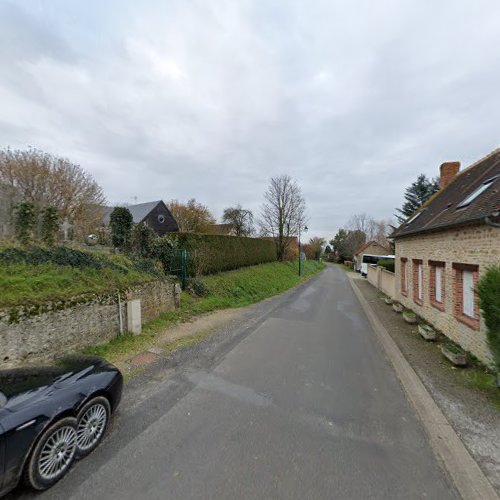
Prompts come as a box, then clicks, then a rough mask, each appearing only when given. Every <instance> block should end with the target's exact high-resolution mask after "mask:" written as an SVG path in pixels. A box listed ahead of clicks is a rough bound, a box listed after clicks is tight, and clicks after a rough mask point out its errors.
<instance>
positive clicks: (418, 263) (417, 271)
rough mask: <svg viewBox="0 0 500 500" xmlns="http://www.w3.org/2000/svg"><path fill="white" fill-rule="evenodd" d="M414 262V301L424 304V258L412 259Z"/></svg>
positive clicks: (420, 304)
mask: <svg viewBox="0 0 500 500" xmlns="http://www.w3.org/2000/svg"><path fill="white" fill-rule="evenodd" d="M412 262H413V273H412V274H413V302H415V304H417V305H419V306H423V305H424V262H423V260H422V259H412Z"/></svg>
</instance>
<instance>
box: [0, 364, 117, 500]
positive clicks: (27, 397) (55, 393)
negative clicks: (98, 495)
mask: <svg viewBox="0 0 500 500" xmlns="http://www.w3.org/2000/svg"><path fill="white" fill-rule="evenodd" d="M122 386H123V378H122V375H121V373H120V372H119V370H118V369H117V368H116V367H114V366H113V365H111V364H109V363H107V362H106V361H104V360H102V359H101V358H97V357H94V356H72V357H67V358H64V359H62V360H60V361H59V362H58V363H57V364H55V365H53V366H44V367H36V368H35V367H31V368H15V369H11V370H0V496H1V495H3V494H5V493H7V492H8V491H10V490H11V489H13V488H14V487H15V486H16V485H17V484H18V483H19V481H20V480H21V479H23V480H24V481H25V482H26V483H27V484H28V485H30V486H31V487H33V488H35V489H36V490H44V489H46V488H49V487H50V486H52V485H53V484H54V483H56V482H57V481H58V480H59V479H61V478H62V477H63V476H64V474H65V473H66V472H67V471H68V469H69V467H70V466H71V463H72V462H73V460H74V459H75V458H77V457H83V456H85V455H87V454H89V453H90V452H91V451H92V450H93V449H94V448H96V447H97V445H98V444H99V442H100V441H101V439H102V437H103V435H104V432H105V431H106V427H107V425H108V422H109V418H110V416H111V413H112V412H113V411H114V410H115V409H116V407H117V406H118V403H119V402H120V398H121V393H122Z"/></svg>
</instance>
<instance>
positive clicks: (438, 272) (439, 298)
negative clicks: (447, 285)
mask: <svg viewBox="0 0 500 500" xmlns="http://www.w3.org/2000/svg"><path fill="white" fill-rule="evenodd" d="M435 269H436V273H435V276H436V287H435V290H436V301H437V302H443V292H442V290H441V274H442V271H443V268H442V267H441V266H436V267H435Z"/></svg>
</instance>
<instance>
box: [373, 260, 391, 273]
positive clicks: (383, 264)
mask: <svg viewBox="0 0 500 500" xmlns="http://www.w3.org/2000/svg"><path fill="white" fill-rule="evenodd" d="M377 266H380V267H383V268H384V269H386V270H387V271H391V273H393V272H394V259H380V260H379V261H377Z"/></svg>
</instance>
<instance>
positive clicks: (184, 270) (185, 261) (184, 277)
mask: <svg viewBox="0 0 500 500" xmlns="http://www.w3.org/2000/svg"><path fill="white" fill-rule="evenodd" d="M187 264H188V252H187V250H186V249H185V248H183V249H182V250H181V284H182V288H183V289H184V288H186V280H187Z"/></svg>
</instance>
